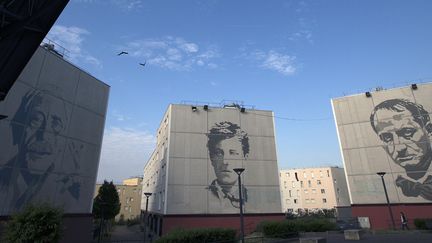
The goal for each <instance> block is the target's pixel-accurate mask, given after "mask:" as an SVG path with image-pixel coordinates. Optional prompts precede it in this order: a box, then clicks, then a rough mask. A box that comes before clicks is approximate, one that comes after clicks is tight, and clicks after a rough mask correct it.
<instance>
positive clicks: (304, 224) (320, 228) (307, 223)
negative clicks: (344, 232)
mask: <svg viewBox="0 0 432 243" xmlns="http://www.w3.org/2000/svg"><path fill="white" fill-rule="evenodd" d="M291 221H292V222H295V224H296V225H297V230H298V231H300V232H325V231H329V230H335V229H336V228H337V225H336V223H334V222H330V221H329V220H327V219H297V220H291Z"/></svg>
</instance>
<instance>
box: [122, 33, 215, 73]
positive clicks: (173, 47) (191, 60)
mask: <svg viewBox="0 0 432 243" xmlns="http://www.w3.org/2000/svg"><path fill="white" fill-rule="evenodd" d="M119 50H127V51H128V52H129V53H130V56H132V57H135V58H139V59H140V60H143V59H145V60H147V64H148V65H154V66H159V67H162V68H165V69H170V70H177V71H185V70H192V69H193V68H195V67H208V68H212V69H214V68H216V67H217V65H216V64H215V63H214V62H211V61H213V60H214V59H216V58H218V57H219V56H220V54H219V51H218V49H217V48H216V47H214V46H208V47H206V48H202V47H200V46H199V45H198V44H196V43H193V42H190V41H186V40H184V39H183V38H180V37H171V36H168V37H165V38H156V39H143V40H134V41H131V42H129V43H127V44H126V45H125V46H122V47H120V48H119Z"/></svg>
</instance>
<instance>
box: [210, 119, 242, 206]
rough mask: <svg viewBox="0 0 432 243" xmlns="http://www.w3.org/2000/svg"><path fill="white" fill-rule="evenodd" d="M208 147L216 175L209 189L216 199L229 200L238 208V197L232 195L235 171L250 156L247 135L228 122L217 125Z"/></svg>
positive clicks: (211, 131) (235, 178) (211, 133)
mask: <svg viewBox="0 0 432 243" xmlns="http://www.w3.org/2000/svg"><path fill="white" fill-rule="evenodd" d="M207 147H208V151H209V156H210V161H211V164H212V166H213V169H214V172H215V175H216V179H215V180H214V181H213V182H212V184H211V185H210V186H209V187H208V189H209V190H210V191H211V192H212V194H213V195H214V196H215V197H217V198H219V199H222V198H227V199H228V200H230V202H231V204H232V206H233V207H238V202H239V200H238V196H234V195H233V194H232V193H231V191H232V187H233V186H234V184H235V183H236V182H237V174H236V173H235V172H234V171H233V169H234V168H236V167H241V163H242V160H244V159H246V158H247V155H248V154H249V138H248V136H247V134H246V133H245V132H243V131H242V130H241V129H240V126H238V125H237V124H234V123H231V122H227V121H224V122H220V123H216V124H215V126H214V127H213V128H212V129H210V133H209V134H208V142H207ZM245 191H246V190H245ZM245 201H246V200H245Z"/></svg>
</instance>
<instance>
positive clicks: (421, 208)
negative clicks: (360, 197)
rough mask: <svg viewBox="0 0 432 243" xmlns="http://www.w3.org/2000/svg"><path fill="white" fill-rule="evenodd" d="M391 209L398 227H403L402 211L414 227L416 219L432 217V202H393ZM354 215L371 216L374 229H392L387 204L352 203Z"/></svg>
mask: <svg viewBox="0 0 432 243" xmlns="http://www.w3.org/2000/svg"><path fill="white" fill-rule="evenodd" d="M391 210H392V212H393V217H394V221H395V225H396V228H397V229H399V228H400V227H401V219H400V212H403V213H404V214H405V216H406V217H407V218H408V225H409V227H410V228H414V227H415V226H414V219H416V218H432V204H396V205H394V204H392V205H391ZM352 214H353V217H369V222H370V224H371V228H372V229H390V228H391V227H392V223H391V218H390V213H389V210H388V207H387V205H386V204H380V205H352Z"/></svg>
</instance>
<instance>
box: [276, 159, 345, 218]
mask: <svg viewBox="0 0 432 243" xmlns="http://www.w3.org/2000/svg"><path fill="white" fill-rule="evenodd" d="M279 178H280V188H281V199H282V210H283V211H284V212H287V213H298V212H299V210H315V209H333V208H336V207H347V206H350V202H349V196H348V189H347V183H346V179H345V174H344V170H343V168H338V167H322V168H319V167H318V168H302V169H288V170H281V171H280V173H279Z"/></svg>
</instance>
